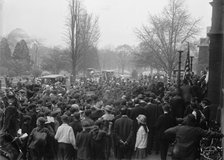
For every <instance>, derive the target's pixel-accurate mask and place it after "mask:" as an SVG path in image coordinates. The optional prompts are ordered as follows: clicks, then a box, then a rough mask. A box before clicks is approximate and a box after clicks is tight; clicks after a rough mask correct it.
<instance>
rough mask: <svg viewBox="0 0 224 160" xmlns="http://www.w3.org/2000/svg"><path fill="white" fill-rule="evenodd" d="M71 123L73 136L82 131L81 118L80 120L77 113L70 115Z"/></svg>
mask: <svg viewBox="0 0 224 160" xmlns="http://www.w3.org/2000/svg"><path fill="white" fill-rule="evenodd" d="M72 118H73V121H72V122H71V123H70V126H71V127H72V129H73V131H74V134H75V136H76V135H77V133H79V132H81V131H82V124H81V118H80V113H79V112H75V113H74V114H73V115H72Z"/></svg>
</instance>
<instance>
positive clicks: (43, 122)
mask: <svg viewBox="0 0 224 160" xmlns="http://www.w3.org/2000/svg"><path fill="white" fill-rule="evenodd" d="M46 121H47V120H46V119H45V118H44V117H39V118H38V119H37V122H39V124H40V125H42V126H43V125H44V124H45V122H46Z"/></svg>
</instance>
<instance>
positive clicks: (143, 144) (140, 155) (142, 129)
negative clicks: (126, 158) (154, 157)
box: [135, 114, 149, 160]
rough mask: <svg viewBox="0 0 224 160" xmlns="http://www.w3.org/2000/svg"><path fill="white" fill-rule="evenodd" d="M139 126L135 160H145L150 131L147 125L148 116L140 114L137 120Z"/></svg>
mask: <svg viewBox="0 0 224 160" xmlns="http://www.w3.org/2000/svg"><path fill="white" fill-rule="evenodd" d="M136 119H137V121H138V124H139V128H138V131H137V134H136V141H135V151H136V153H135V159H136V160H137V159H144V158H146V156H147V150H146V148H147V142H148V132H149V129H148V127H147V124H146V122H147V121H146V116H145V115H143V114H139V115H138V117H137V118H136Z"/></svg>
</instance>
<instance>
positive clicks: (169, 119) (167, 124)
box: [155, 104, 176, 160]
mask: <svg viewBox="0 0 224 160" xmlns="http://www.w3.org/2000/svg"><path fill="white" fill-rule="evenodd" d="M170 112H171V106H170V105H169V104H164V105H163V113H164V114H162V115H160V116H159V118H158V121H157V122H156V124H155V128H156V130H157V133H158V136H159V144H160V145H159V146H160V157H161V160H166V157H167V151H168V147H169V142H170V140H167V139H166V138H165V137H164V131H165V130H166V129H168V128H171V127H173V126H175V125H176V119H175V118H174V117H173V115H172V114H171V113H170ZM171 139H172V138H171Z"/></svg>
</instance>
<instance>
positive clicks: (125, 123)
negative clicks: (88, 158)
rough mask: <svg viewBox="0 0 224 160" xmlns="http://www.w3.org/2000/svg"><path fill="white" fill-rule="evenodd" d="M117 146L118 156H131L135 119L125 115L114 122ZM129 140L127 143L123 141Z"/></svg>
mask: <svg viewBox="0 0 224 160" xmlns="http://www.w3.org/2000/svg"><path fill="white" fill-rule="evenodd" d="M114 135H115V142H114V143H115V146H116V147H115V148H116V151H115V152H116V154H117V155H116V156H117V157H118V158H130V157H131V153H132V145H133V144H134V143H133V120H131V119H130V118H128V116H126V115H123V116H122V117H121V118H118V119H117V120H116V121H115V123H114ZM122 141H123V142H127V143H125V144H124V143H122Z"/></svg>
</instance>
